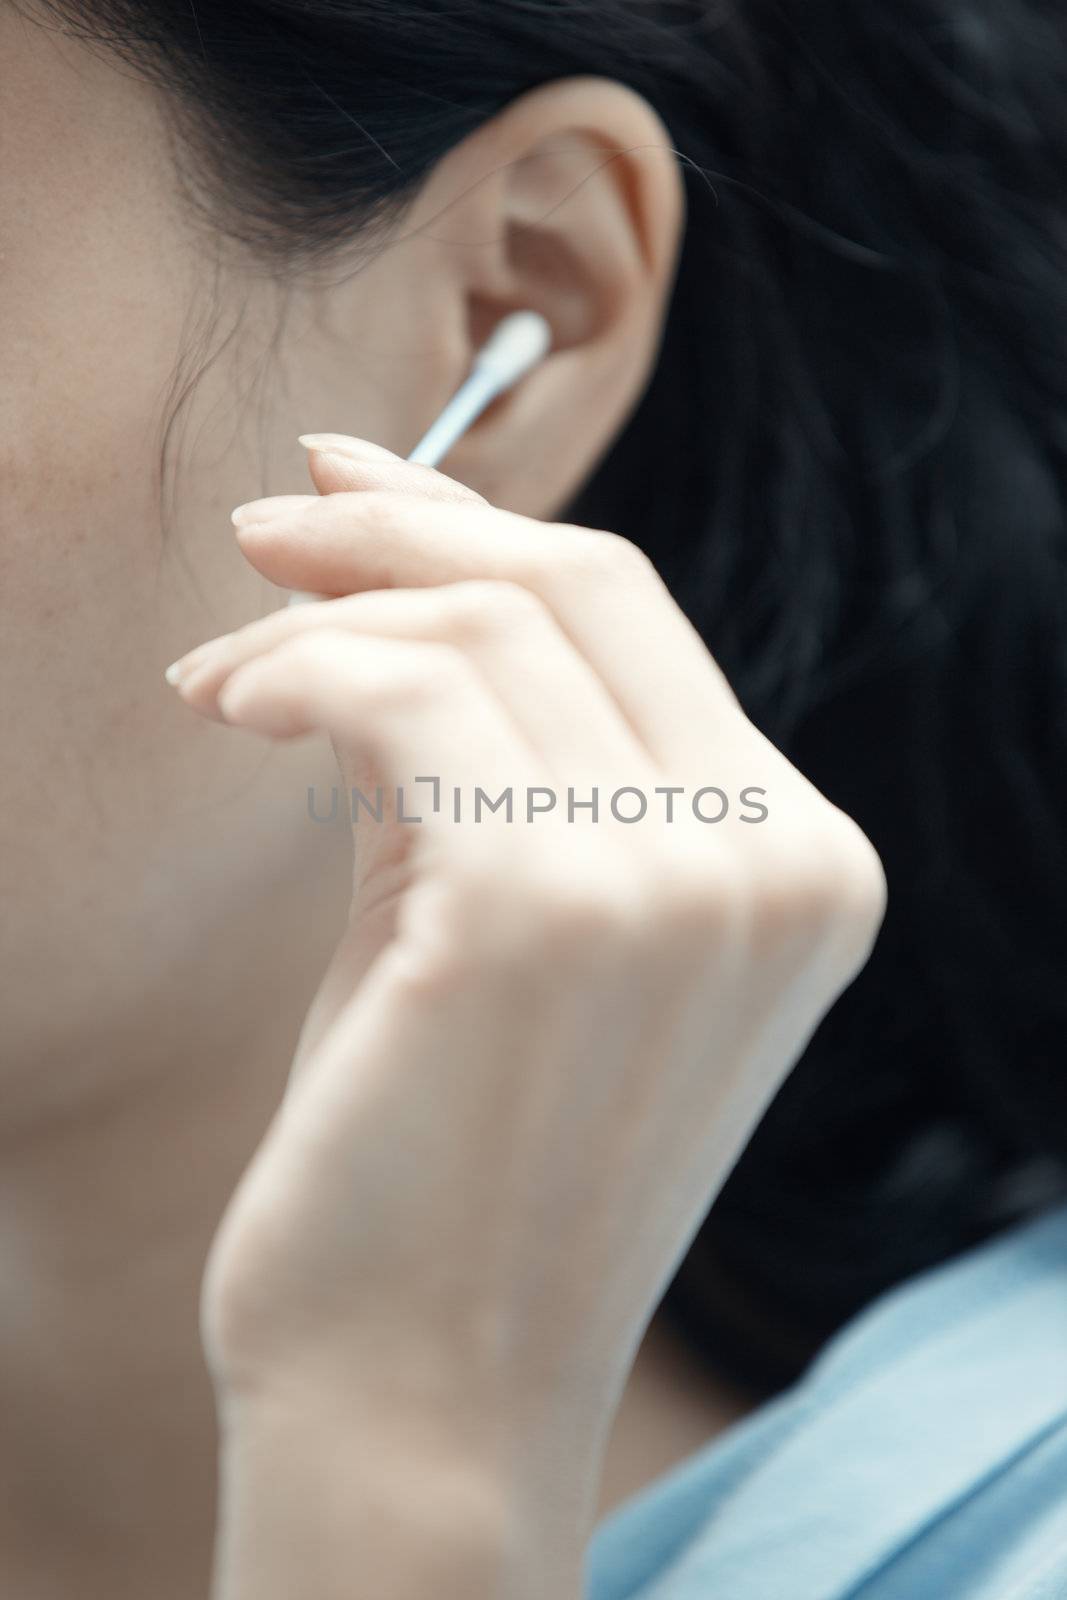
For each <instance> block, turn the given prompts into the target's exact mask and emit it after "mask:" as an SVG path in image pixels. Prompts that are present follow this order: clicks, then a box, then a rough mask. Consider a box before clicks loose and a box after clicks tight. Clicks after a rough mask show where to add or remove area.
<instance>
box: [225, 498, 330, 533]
mask: <svg viewBox="0 0 1067 1600" xmlns="http://www.w3.org/2000/svg"><path fill="white" fill-rule="evenodd" d="M319 498H320V497H319V496H318V495H317V494H272V495H270V496H268V498H267V499H265V500H249V501H247V502H246V504H244V505H243V506H235V507H234V509H233V510H232V511H231V512H230V521H231V522H232V523H233V525H234V527H235V528H247V527H250V526H251V525H252V524H253V523H263V522H278V521H280V520H281V519H282V518H283V517H291V516H294V515H295V514H296V512H298V511H303V510H304V508H305V506H311V505H316V504H317V503H318V501H319Z"/></svg>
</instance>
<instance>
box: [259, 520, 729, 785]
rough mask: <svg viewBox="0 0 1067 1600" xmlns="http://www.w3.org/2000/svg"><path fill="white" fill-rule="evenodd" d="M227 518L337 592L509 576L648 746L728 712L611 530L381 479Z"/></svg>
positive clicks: (710, 665) (272, 559)
mask: <svg viewBox="0 0 1067 1600" xmlns="http://www.w3.org/2000/svg"><path fill="white" fill-rule="evenodd" d="M272 513H273V514H272ZM235 522H236V525H237V537H238V540H239V542H240V545H241V549H242V551H243V552H244V554H245V556H246V557H247V558H248V560H249V561H250V562H251V563H252V565H253V566H254V567H256V568H257V570H258V571H260V572H262V573H263V574H264V576H266V577H267V578H269V579H270V580H271V582H272V583H277V584H280V585H282V586H283V587H285V588H292V589H310V590H314V591H316V592H318V593H321V594H327V595H340V594H349V593H352V592H355V591H359V590H364V589H390V588H398V587H402V588H416V587H423V586H429V585H438V584H445V583H455V582H457V581H460V580H462V579H468V578H479V577H480V578H499V579H502V580H505V581H507V582H511V583H518V584H521V585H523V586H524V587H525V588H527V589H529V590H531V592H533V593H534V594H536V595H538V596H539V597H540V599H541V600H542V601H543V602H544V603H545V604H546V605H547V606H548V607H549V609H550V610H551V611H552V612H553V614H554V615H555V617H556V620H557V621H558V623H559V625H560V627H561V628H562V629H563V631H564V633H566V634H567V636H568V637H569V638H570V639H571V641H572V642H573V643H574V645H575V646H576V648H577V649H578V650H580V651H581V653H582V654H583V655H584V656H585V658H586V660H587V661H588V662H589V664H590V666H591V667H592V668H593V670H594V671H595V672H596V673H597V674H598V676H599V677H600V678H601V679H602V681H603V682H604V684H605V685H606V687H607V688H608V689H609V690H610V692H611V693H612V695H613V696H614V698H615V699H616V701H617V703H618V704H619V706H620V708H621V709H622V711H623V713H624V715H625V716H626V717H627V719H628V720H629V722H630V723H631V725H632V727H633V728H634V730H635V732H636V733H637V735H638V737H639V738H640V739H641V740H642V741H643V742H644V744H645V746H646V748H647V749H648V750H650V751H651V753H652V754H653V756H654V757H656V758H657V759H660V760H663V761H671V760H677V759H678V757H679V755H680V754H681V753H683V752H688V753H692V751H693V749H694V747H695V746H696V745H697V744H698V743H699V735H700V730H701V729H702V728H703V729H706V730H707V731H708V732H710V731H712V729H713V728H714V727H715V726H716V724H718V725H720V726H721V724H722V723H723V721H724V719H729V718H730V717H731V715H733V716H738V717H739V716H740V708H739V706H738V703H737V700H736V698H735V696H734V695H733V692H732V691H731V689H730V688H729V685H728V684H727V682H726V679H725V678H724V677H723V674H722V673H721V671H720V670H719V668H718V667H717V666H716V664H715V662H714V661H713V660H712V657H711V656H710V654H709V653H708V651H707V650H706V648H705V646H704V643H703V641H702V639H701V638H700V635H699V634H698V633H697V631H696V629H695V628H693V626H692V625H691V624H690V622H689V621H688V619H687V618H686V617H685V616H684V614H683V613H682V611H681V610H680V609H679V607H678V606H677V605H676V604H675V602H674V600H673V599H672V598H671V595H670V593H669V591H668V589H667V587H666V585H665V584H664V582H663V580H662V579H661V578H660V577H659V575H658V573H657V572H656V570H655V568H654V567H653V566H652V564H651V562H650V561H649V560H648V558H647V557H646V556H645V555H644V554H643V553H642V552H641V551H640V550H639V549H638V547H637V546H636V545H634V544H632V543H630V541H629V540H626V539H623V538H621V537H619V536H618V535H617V534H613V533H609V532H606V531H604V530H600V529H590V528H581V527H577V526H575V525H573V524H570V523H546V522H538V521H536V520H535V519H533V518H531V517H524V516H520V515H519V514H518V513H516V512H511V511H502V510H500V509H499V508H498V507H496V506H492V505H488V504H473V503H472V504H457V503H452V502H447V501H442V500H436V499H430V498H428V497H427V496H426V495H424V494H418V493H412V494H406V493H403V492H401V491H398V490H382V489H368V490H364V491H361V492H349V493H344V492H342V493H336V494H329V495H325V496H323V497H321V498H320V497H318V496H315V495H286V496H283V497H279V498H278V500H277V501H271V500H265V501H258V502H256V503H254V504H253V505H251V506H245V507H241V508H239V511H238V512H237V513H235Z"/></svg>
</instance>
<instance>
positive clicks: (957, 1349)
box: [586, 1206, 1067, 1600]
mask: <svg viewBox="0 0 1067 1600" xmlns="http://www.w3.org/2000/svg"><path fill="white" fill-rule="evenodd" d="M586 1593H587V1596H588V1600H638V1597H639V1600H1067V1206H1057V1207H1056V1208H1055V1209H1054V1210H1051V1211H1047V1212H1045V1213H1044V1214H1042V1215H1041V1216H1040V1217H1038V1218H1037V1219H1036V1220H1033V1221H1030V1222H1027V1223H1025V1224H1022V1225H1019V1226H1016V1227H1014V1228H1013V1229H1012V1230H1011V1231H1010V1232H1007V1233H1004V1234H1000V1235H998V1236H997V1237H996V1238H995V1239H993V1240H992V1241H990V1242H988V1243H986V1244H984V1245H981V1246H979V1247H978V1248H977V1249H974V1250H971V1251H969V1252H968V1253H967V1254H966V1255H963V1256H960V1257H958V1258H956V1259H955V1260H954V1261H952V1262H950V1263H949V1264H948V1265H946V1266H942V1267H937V1268H935V1269H933V1270H932V1271H929V1272H925V1273H922V1274H921V1275H919V1276H918V1277H915V1278H912V1279H910V1280H909V1281H908V1282H907V1283H905V1284H903V1285H902V1286H900V1287H898V1288H896V1289H893V1290H891V1291H890V1292H889V1293H888V1294H885V1295H883V1296H881V1297H880V1298H879V1299H878V1300H877V1301H875V1303H874V1304H873V1305H872V1306H870V1307H869V1308H868V1309H867V1310H865V1311H864V1312H863V1313H861V1315H860V1316H858V1317H856V1318H855V1319H853V1321H852V1322H851V1323H849V1325H848V1326H847V1327H846V1328H845V1329H844V1330H843V1331H842V1332H840V1333H839V1334H838V1335H836V1337H835V1338H834V1339H833V1340H832V1341H831V1343H830V1344H829V1345H827V1346H826V1347H825V1349H824V1350H823V1352H822V1353H821V1354H820V1356H819V1357H818V1359H817V1360H816V1361H815V1362H814V1363H813V1364H812V1366H811V1367H810V1368H809V1369H808V1371H807V1373H806V1374H805V1375H804V1377H803V1378H802V1379H801V1380H800V1381H799V1382H798V1383H797V1384H796V1385H794V1387H793V1388H792V1389H790V1390H789V1391H788V1392H787V1393H786V1394H784V1395H782V1396H779V1397H778V1398H776V1399H775V1400H773V1401H771V1402H770V1403H769V1404H767V1405H765V1406H764V1407H762V1408H761V1409H760V1410H758V1411H756V1412H754V1413H753V1414H752V1415H751V1416H749V1417H746V1418H744V1419H743V1420H742V1421H741V1422H739V1423H736V1424H734V1426H733V1427H731V1428H730V1429H728V1430H727V1432H726V1433H724V1434H721V1435H719V1436H718V1437H717V1438H716V1439H714V1440H713V1441H712V1442H711V1443H710V1444H708V1445H707V1446H706V1447H705V1448H704V1449H702V1450H700V1451H698V1452H697V1453H696V1454H695V1455H693V1456H690V1457H689V1458H688V1459H687V1460H686V1461H683V1462H682V1463H681V1464H680V1465H678V1466H676V1467H674V1468H673V1469H672V1470H671V1471H670V1472H668V1473H666V1474H665V1475H664V1476H663V1477H661V1478H659V1479H657V1480H656V1482H655V1483H653V1484H650V1485H649V1486H648V1487H646V1488H644V1489H642V1490H641V1491H639V1493H638V1494H636V1495H634V1496H631V1498H630V1499H628V1500H627V1501H625V1502H624V1503H623V1504H622V1505H621V1506H618V1507H616V1508H615V1509H614V1510H613V1511H612V1512H611V1513H609V1515H608V1516H607V1517H605V1518H604V1519H602V1520H601V1522H600V1523H599V1524H598V1525H597V1527H596V1529H595V1530H594V1534H593V1538H592V1541H591V1543H590V1546H589V1550H588V1552H587V1588H586Z"/></svg>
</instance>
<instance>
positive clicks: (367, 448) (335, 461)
mask: <svg viewBox="0 0 1067 1600" xmlns="http://www.w3.org/2000/svg"><path fill="white" fill-rule="evenodd" d="M300 443H301V444H302V445H303V446H304V448H305V449H306V450H307V453H308V469H309V471H310V473H311V481H312V482H313V483H314V485H315V488H316V489H317V490H318V491H319V493H320V494H340V493H343V492H345V491H346V490H351V489H402V490H403V491H404V492H405V493H406V494H413V493H417V492H420V491H421V492H422V493H424V494H427V495H430V496H432V497H433V498H434V499H435V500H456V501H467V502H470V501H478V502H479V503H480V504H482V505H484V504H485V500H484V498H483V496H482V495H480V494H478V493H477V492H476V491H475V490H474V489H469V488H468V487H467V485H466V484H464V483H458V482H457V481H456V479H455V478H449V477H448V476H446V474H445V473H443V472H438V471H437V469H436V467H427V466H425V465H423V464H421V463H413V462H409V461H405V459H404V457H403V456H398V455H396V454H395V453H394V452H393V451H392V450H387V449H386V448H385V446H384V445H380V444H372V443H371V441H370V440H369V439H355V438H351V437H350V436H349V435H348V434H344V433H305V434H302V435H301V437H300Z"/></svg>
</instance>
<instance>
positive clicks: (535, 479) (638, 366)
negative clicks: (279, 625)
mask: <svg viewBox="0 0 1067 1600" xmlns="http://www.w3.org/2000/svg"><path fill="white" fill-rule="evenodd" d="M684 221H685V199H684V189H683V184H682V178H681V173H680V170H679V165H678V161H677V157H676V155H675V153H674V151H673V149H672V147H671V143H670V137H669V134H668V132H667V130H666V128H665V127H664V125H663V123H662V122H661V121H660V119H659V117H658V116H657V114H656V113H655V111H654V110H653V109H652V107H651V106H650V105H649V104H648V102H647V101H645V100H644V99H643V98H642V97H641V96H640V95H638V94H636V93H635V92H634V91H632V90H630V89H628V88H626V87H625V86H624V85H622V84H618V83H615V82H614V81H612V80H609V79H603V78H567V79H561V80H558V81H556V82H553V83H549V84H545V85H542V86H541V87H539V88H537V89H534V90H531V91H530V92H529V93H527V94H525V95H522V96H520V97H519V99H517V100H515V101H513V102H512V103H511V104H510V105H508V106H507V107H506V108H505V109H504V110H503V111H502V112H500V113H498V114H497V116H495V117H494V118H492V119H491V120H490V121H489V122H487V123H485V124H483V125H482V126H481V127H480V128H478V129H477V130H476V132H475V133H474V134H472V135H470V136H469V137H468V138H467V139H466V140H464V141H463V143H462V144H461V145H459V146H457V147H455V148H454V149H453V150H452V151H450V152H449V153H448V155H447V156H445V157H444V158H443V160H442V161H441V162H440V163H439V165H438V166H437V167H436V168H435V169H434V172H433V174H432V175H431V177H430V179H429V180H428V182H427V184H426V185H425V187H424V189H423V191H422V192H421V193H420V196H419V199H418V202H417V203H416V207H415V209H414V211H413V213H412V214H411V215H410V216H409V219H408V224H409V225H408V226H407V227H405V229H404V232H405V235H406V236H408V237H411V234H412V231H415V232H416V233H417V234H418V235H419V236H420V237H421V238H422V240H423V241H424V242H425V241H426V239H427V236H429V237H430V238H432V239H433V241H434V242H435V243H436V245H437V247H438V249H439V250H440V251H441V258H440V259H441V265H442V268H443V272H444V274H445V277H444V284H443V285H442V281H441V280H439V289H440V288H441V287H443V286H447V292H448V294H449V297H450V300H451V304H450V306H449V307H448V309H447V314H446V315H445V317H444V319H443V323H444V325H445V326H447V327H449V328H450V329H451V330H452V336H453V339H456V338H458V340H459V341H460V342H461V343H462V344H463V345H464V346H465V349H464V350H463V352H462V355H461V356H460V357H459V359H458V360H456V362H455V363H454V365H455V370H454V371H453V373H452V378H453V380H454V381H453V382H452V387H451V388H450V389H448V390H447V392H445V391H442V392H441V393H440V394H437V393H434V394H433V395H432V396H431V395H430V394H427V395H426V396H425V404H426V407H427V414H426V416H425V419H424V420H425V423H426V424H427V425H428V424H429V422H431V421H432V420H433V417H434V416H435V415H436V414H437V411H439V410H440V409H441V407H442V406H443V405H444V403H445V401H446V400H447V399H448V398H449V394H450V393H451V392H452V389H454V388H455V387H457V386H458V383H459V382H461V381H462V379H463V377H465V376H466V370H467V368H468V366H469V362H470V359H472V357H473V355H474V352H475V351H476V350H477V349H478V348H479V347H480V346H481V345H482V344H484V342H485V340H486V339H487V338H488V337H489V334H490V333H491V332H492V330H493V328H494V327H495V325H496V323H497V322H498V321H499V320H500V318H501V317H502V316H504V315H506V314H507V313H508V312H509V311H514V310H517V309H520V308H529V309H531V310H534V311H539V312H540V313H541V314H542V315H543V316H544V317H545V318H546V319H547V320H548V323H549V325H550V327H551V329H552V337H553V343H552V348H551V351H550V352H549V354H548V355H547V356H546V357H545V358H544V359H543V360H542V361H541V362H540V363H539V365H538V366H537V367H535V368H534V369H533V370H532V371H531V372H530V373H528V374H527V376H526V377H525V378H523V379H522V380H521V382H520V383H519V384H518V385H516V387H515V388H514V389H513V390H511V391H510V392H509V393H508V394H506V395H504V396H502V397H501V398H500V399H498V400H497V401H495V402H494V403H493V404H492V405H491V406H490V407H489V408H488V409H487V410H486V411H485V412H484V413H483V415H482V416H481V417H480V418H479V419H478V421H476V422H475V423H474V424H473V425H472V426H471V428H470V429H469V431H468V432H467V433H466V434H465V435H464V437H463V438H462V439H461V440H460V441H459V442H458V443H457V444H456V445H455V446H454V447H453V449H452V450H451V451H450V452H449V455H448V456H447V457H446V458H445V460H444V461H443V462H442V463H441V466H442V470H443V471H445V472H446V473H448V474H449V475H451V476H454V477H457V478H459V479H460V480H462V481H463V482H464V483H468V484H470V485H471V487H473V488H475V489H476V490H478V492H479V493H481V494H484V495H485V496H486V497H487V498H488V499H490V500H492V501H494V502H495V503H496V504H498V505H502V506H505V507H507V508H508V509H510V510H515V511H521V512H523V513H525V514H527V515H533V516H542V517H544V516H551V515H553V514H555V513H556V512H557V511H558V510H559V509H560V508H562V507H563V506H564V505H565V504H566V503H567V501H568V500H569V499H570V498H571V496H572V495H573V494H574V493H575V492H576V490H577V489H578V488H579V487H580V486H581V484H582V482H583V481H584V480H585V479H586V478H587V477H588V476H589V474H590V472H591V471H592V470H593V468H594V467H595V465H596V463H597V461H598V460H599V459H600V457H601V456H602V455H603V454H604V452H605V451H606V449H607V448H608V446H609V445H610V443H611V441H612V439H613V437H614V436H615V435H616V434H617V433H618V431H619V430H620V428H621V427H622V426H623V425H624V423H625V422H626V420H627V418H628V417H629V415H630V413H631V411H632V410H633V408H634V407H635V405H636V404H637V402H638V400H639V399H640V397H641V394H642V392H643V390H644V388H645V386H646V384H647V382H648V378H649V375H650V373H651V370H652V368H653V366H654V363H655V359H656V356H657V353H658V349H659V342H660V336H661V331H662V326H663V321H664V318H665V315H666V311H667V307H668V303H669V299H670V292H671V288H672V285H673V280H674V273H675V269H676V265H677V258H678V252H679V249H680V244H681V238H682V233H683V228H684Z"/></svg>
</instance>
